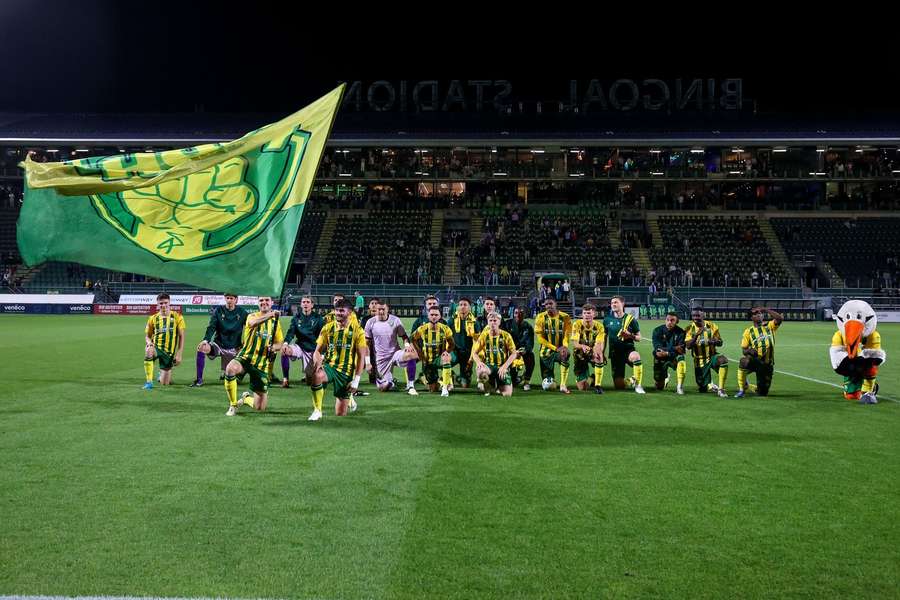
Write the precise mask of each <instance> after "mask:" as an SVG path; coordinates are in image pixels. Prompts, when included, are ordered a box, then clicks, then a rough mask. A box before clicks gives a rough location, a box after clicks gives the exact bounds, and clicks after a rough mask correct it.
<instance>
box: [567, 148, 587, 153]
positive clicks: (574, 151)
mask: <svg viewBox="0 0 900 600" xmlns="http://www.w3.org/2000/svg"><path fill="white" fill-rule="evenodd" d="M569 152H570V153H571V154H581V153H582V152H584V150H577V149H575V148H570V149H569Z"/></svg>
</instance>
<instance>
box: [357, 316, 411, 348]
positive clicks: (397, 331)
mask: <svg viewBox="0 0 900 600" xmlns="http://www.w3.org/2000/svg"><path fill="white" fill-rule="evenodd" d="M405 335H406V330H405V329H404V328H403V322H402V321H401V320H400V317H398V316H397V315H388V318H387V320H386V321H379V320H378V317H372V318H371V319H369V320H368V321H367V322H366V337H367V338H371V339H372V340H373V341H374V342H375V356H376V357H381V356H385V357H386V356H390V355H392V354H393V353H394V352H396V351H397V350H399V349H400V344H399V343H398V342H397V338H398V337H403V336H405Z"/></svg>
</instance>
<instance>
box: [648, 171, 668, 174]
mask: <svg viewBox="0 0 900 600" xmlns="http://www.w3.org/2000/svg"><path fill="white" fill-rule="evenodd" d="M650 175H665V173H663V172H662V171H650Z"/></svg>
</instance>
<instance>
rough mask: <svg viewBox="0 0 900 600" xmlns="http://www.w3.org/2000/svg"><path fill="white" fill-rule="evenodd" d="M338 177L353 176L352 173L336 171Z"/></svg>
mask: <svg viewBox="0 0 900 600" xmlns="http://www.w3.org/2000/svg"><path fill="white" fill-rule="evenodd" d="M338 177H353V173H338Z"/></svg>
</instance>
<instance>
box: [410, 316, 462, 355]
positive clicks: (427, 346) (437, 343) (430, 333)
mask: <svg viewBox="0 0 900 600" xmlns="http://www.w3.org/2000/svg"><path fill="white" fill-rule="evenodd" d="M412 339H413V341H414V342H416V341H418V340H421V341H422V353H423V354H424V355H425V362H432V361H434V360H435V359H437V358H440V356H441V354H443V353H444V351H445V350H448V349H449V348H450V345H449V343H448V342H447V340H452V339H453V330H452V329H450V327H448V326H447V325H444V324H443V323H436V324H435V327H434V328H432V326H431V323H425V324H424V325H420V326H419V328H418V329H416V330H415V331H414V332H413V337H412Z"/></svg>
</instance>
